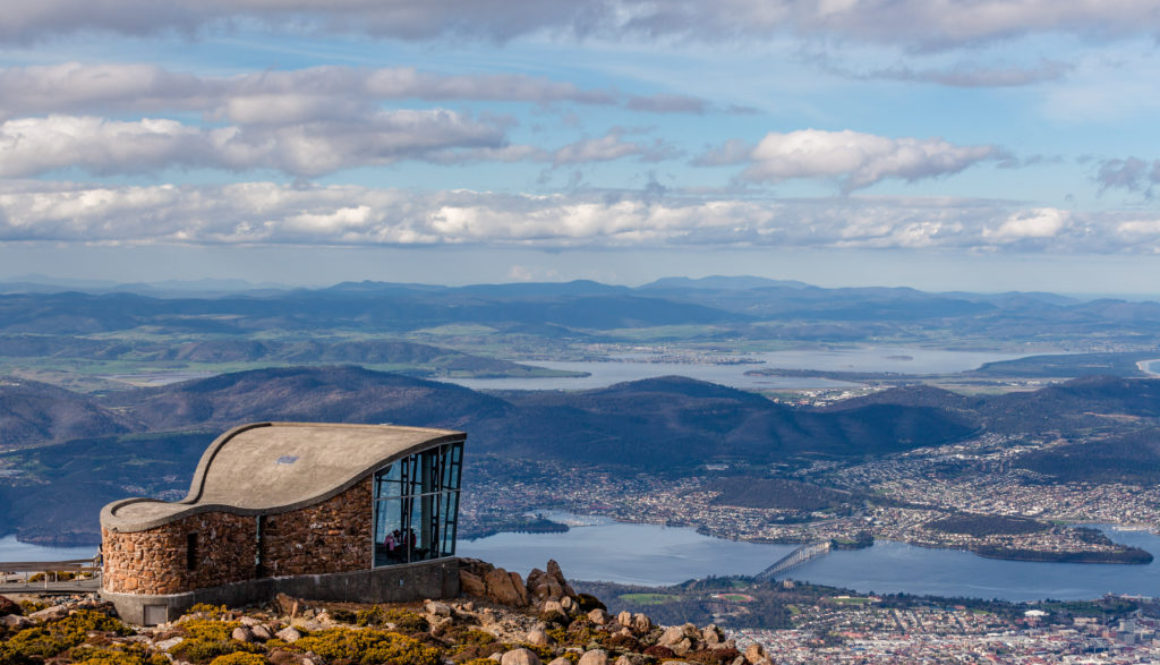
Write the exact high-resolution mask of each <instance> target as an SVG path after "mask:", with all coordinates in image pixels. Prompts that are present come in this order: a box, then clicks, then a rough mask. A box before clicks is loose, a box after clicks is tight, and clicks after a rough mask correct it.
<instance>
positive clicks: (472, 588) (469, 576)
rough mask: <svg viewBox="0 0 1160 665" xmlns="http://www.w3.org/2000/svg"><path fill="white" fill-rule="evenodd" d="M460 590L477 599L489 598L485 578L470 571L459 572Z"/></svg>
mask: <svg viewBox="0 0 1160 665" xmlns="http://www.w3.org/2000/svg"><path fill="white" fill-rule="evenodd" d="M459 588H460V589H462V590H463V593H465V594H467V595H469V596H475V597H477V598H486V597H487V584H486V583H485V582H484V581H483V578H482V577H480V576H479V575H476V574H475V573H473V572H471V571H469V570H461V571H459Z"/></svg>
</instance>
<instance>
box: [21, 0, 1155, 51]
mask: <svg viewBox="0 0 1160 665" xmlns="http://www.w3.org/2000/svg"><path fill="white" fill-rule="evenodd" d="M243 18H245V19H257V20H259V21H266V22H268V23H271V24H282V23H287V22H295V23H298V24H306V25H313V26H315V27H316V28H317V29H319V30H328V31H338V32H361V33H366V34H370V35H375V36H381V37H390V38H396V39H406V40H425V39H433V38H440V37H447V36H456V37H468V38H476V39H484V40H495V39H499V40H505V39H511V38H514V37H518V36H521V35H526V34H531V33H544V32H550V33H569V34H571V35H576V36H586V35H593V34H595V35H602V36H608V37H637V36H644V37H653V36H677V37H690V38H693V39H699V40H705V41H724V40H735V39H737V38H739V37H740V38H750V39H763V38H768V37H770V36H771V35H776V34H782V33H789V34H797V35H803V36H835V37H841V38H846V39H852V40H858V41H866V42H888V43H904V44H910V45H915V46H921V47H925V48H949V47H954V46H959V45H963V44H972V43H976V42H982V41H988V40H995V39H1003V38H1008V37H1013V36H1018V35H1023V34H1027V33H1048V32H1063V33H1070V34H1076V35H1080V36H1084V37H1088V38H1097V39H1112V38H1117V37H1121V36H1125V35H1144V36H1152V35H1155V34H1156V33H1157V32H1158V31H1160V7H1158V6H1157V3H1156V1H1155V0H840V1H826V2H799V1H797V0H666V1H665V2H655V1H653V0H570V1H568V2H562V1H558V0H474V1H472V2H463V1H461V0H429V1H428V2H424V3H421V4H417V3H413V2H404V1H401V0H230V1H229V2H227V1H226V0H196V1H194V0H174V1H173V2H167V3H157V2H154V1H153V0H39V1H38V2H16V3H9V5H8V6H6V7H5V11H4V12H3V13H0V40H4V41H29V40H34V39H37V38H41V37H44V36H47V35H52V34H65V33H70V32H76V31H82V30H108V31H113V32H119V33H123V34H133V35H137V34H146V33H154V32H158V31H162V30H177V31H182V32H187V33H188V32H196V31H197V30H198V29H200V28H202V27H204V26H206V25H209V24H219V23H222V22H228V21H232V20H237V19H243Z"/></svg>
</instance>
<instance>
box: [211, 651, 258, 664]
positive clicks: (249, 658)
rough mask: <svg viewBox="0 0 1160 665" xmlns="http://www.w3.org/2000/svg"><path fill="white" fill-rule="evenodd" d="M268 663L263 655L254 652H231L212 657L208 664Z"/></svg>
mask: <svg viewBox="0 0 1160 665" xmlns="http://www.w3.org/2000/svg"><path fill="white" fill-rule="evenodd" d="M269 663H270V661H268V660H266V657H265V656H259V655H258V654H256V653H231V654H227V655H225V656H218V657H217V658H214V659H213V660H212V661H210V664H209V665H269Z"/></svg>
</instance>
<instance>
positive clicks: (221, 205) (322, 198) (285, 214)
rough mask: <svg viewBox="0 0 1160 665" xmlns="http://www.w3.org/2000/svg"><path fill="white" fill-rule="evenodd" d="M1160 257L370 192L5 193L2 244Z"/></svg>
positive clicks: (937, 232) (880, 202) (1108, 245)
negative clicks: (941, 251)
mask: <svg viewBox="0 0 1160 665" xmlns="http://www.w3.org/2000/svg"><path fill="white" fill-rule="evenodd" d="M18 240H21V241H53V242H84V243H94V242H95V243H114V244H126V243H133V244H148V243H179V244H201V245H212V244H235V243H246V244H270V245H274V244H287V243H289V244H311V245H352V246H353V245H435V244H452V245H465V244H470V245H483V246H535V247H544V248H568V247H662V246H749V247H752V246H778V247H815V248H880V249H892V248H916V247H920V248H949V249H957V250H961V251H976V250H981V251H1019V252H1026V251H1041V252H1059V253H1069V252H1084V253H1100V252H1103V253H1124V252H1146V253H1154V252H1158V251H1160V213H1157V214H1153V215H1141V214H1140V213H1139V212H1135V213H1116V212H1108V213H1084V214H1080V213H1068V212H1066V211H1061V210H1057V209H1053V208H1041V209H1022V208H1020V207H1018V206H1017V205H1014V204H1009V203H1004V202H995V201H979V200H963V199H946V198H859V197H840V198H820V199H797V200H760V199H753V198H746V199H732V198H723V197H709V198H706V197H696V196H688V195H680V194H667V195H664V196H655V195H650V194H648V193H644V192H618V193H616V195H610V194H609V193H607V192H590V193H575V194H555V195H531V194H500V193H491V192H474V191H467V190H456V191H434V192H415V191H408V190H397V189H376V188H368V187H357V186H341V185H331V186H305V187H302V186H299V187H292V186H285V185H278V184H274V183H268V182H248V183H238V184H232V185H221V186H173V185H157V186H106V187H97V186H85V185H79V184H64V183H45V182H40V181H16V180H9V181H6V182H3V183H0V241H18Z"/></svg>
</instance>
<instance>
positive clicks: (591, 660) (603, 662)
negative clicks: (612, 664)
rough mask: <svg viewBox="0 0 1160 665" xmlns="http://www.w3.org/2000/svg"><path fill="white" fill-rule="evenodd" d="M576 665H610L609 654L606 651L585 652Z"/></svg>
mask: <svg viewBox="0 0 1160 665" xmlns="http://www.w3.org/2000/svg"><path fill="white" fill-rule="evenodd" d="M576 665H608V652H606V651H605V650H604V649H593V650H591V651H585V652H584V655H583V656H580V660H579V661H577V662H576Z"/></svg>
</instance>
